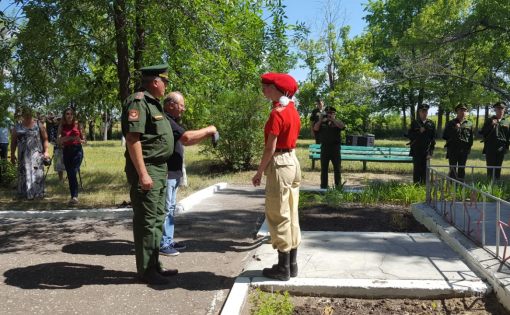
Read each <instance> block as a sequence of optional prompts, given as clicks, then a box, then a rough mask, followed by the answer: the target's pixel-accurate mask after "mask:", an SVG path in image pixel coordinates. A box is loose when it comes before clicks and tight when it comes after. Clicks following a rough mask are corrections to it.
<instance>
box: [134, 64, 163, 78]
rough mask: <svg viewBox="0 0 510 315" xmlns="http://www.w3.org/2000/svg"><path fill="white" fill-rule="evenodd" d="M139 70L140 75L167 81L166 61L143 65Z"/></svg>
mask: <svg viewBox="0 0 510 315" xmlns="http://www.w3.org/2000/svg"><path fill="white" fill-rule="evenodd" d="M140 71H141V72H142V76H155V77H160V78H163V79H165V80H167V81H168V64H166V63H163V64H160V65H154V66H148V67H143V68H141V69H140Z"/></svg>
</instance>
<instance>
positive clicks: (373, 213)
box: [299, 203, 428, 233]
mask: <svg viewBox="0 0 510 315" xmlns="http://www.w3.org/2000/svg"><path fill="white" fill-rule="evenodd" d="M299 211H300V214H299V215H300V218H299V225H300V226H301V229H302V230H303V231H338V232H340V231H343V232H407V233H423V232H428V230H427V228H425V227H424V226H423V225H421V224H420V223H419V222H418V221H416V220H415V219H414V217H413V215H412V213H411V211H410V210H409V207H407V206H398V205H384V204H378V205H362V204H357V203H343V204H340V205H337V206H334V207H331V206H326V205H315V206H311V207H305V208H301V209H299Z"/></svg>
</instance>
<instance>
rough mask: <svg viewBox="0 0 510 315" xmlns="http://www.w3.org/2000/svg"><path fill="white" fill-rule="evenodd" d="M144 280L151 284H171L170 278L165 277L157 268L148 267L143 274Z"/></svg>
mask: <svg viewBox="0 0 510 315" xmlns="http://www.w3.org/2000/svg"><path fill="white" fill-rule="evenodd" d="M141 279H142V281H143V282H145V283H147V284H151V285H165V284H169V283H170V280H168V279H167V278H165V277H163V276H162V275H161V274H159V272H158V271H157V270H156V269H152V268H151V269H148V270H147V271H145V273H144V275H143V276H142V278H141Z"/></svg>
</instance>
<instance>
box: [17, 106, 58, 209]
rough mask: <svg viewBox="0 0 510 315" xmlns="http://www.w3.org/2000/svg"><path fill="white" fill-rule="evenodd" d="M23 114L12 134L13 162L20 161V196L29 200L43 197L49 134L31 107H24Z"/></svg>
mask: <svg viewBox="0 0 510 315" xmlns="http://www.w3.org/2000/svg"><path fill="white" fill-rule="evenodd" d="M21 115H22V120H21V122H19V123H18V124H16V126H15V127H14V129H13V132H12V135H11V137H12V139H11V162H12V163H16V160H17V162H18V196H19V197H22V198H26V199H29V200H31V199H34V198H43V197H44V161H45V160H49V154H48V135H47V133H46V128H45V127H44V125H43V124H42V123H41V122H39V121H38V120H36V119H34V118H33V115H32V110H31V109H30V108H28V107H26V108H23V109H22V112H21ZM16 149H18V157H17V159H16V154H15V153H16Z"/></svg>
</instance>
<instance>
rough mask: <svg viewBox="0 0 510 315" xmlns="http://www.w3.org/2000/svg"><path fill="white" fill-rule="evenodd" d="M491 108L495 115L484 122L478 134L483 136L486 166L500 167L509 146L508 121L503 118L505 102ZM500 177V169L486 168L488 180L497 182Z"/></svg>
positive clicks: (509, 132)
mask: <svg viewBox="0 0 510 315" xmlns="http://www.w3.org/2000/svg"><path fill="white" fill-rule="evenodd" d="M493 108H494V111H495V112H496V114H495V115H493V116H492V117H490V118H489V119H486V120H485V122H484V124H483V127H482V130H480V134H481V135H482V136H483V142H484V145H483V154H485V161H486V162H487V166H501V165H502V164H503V158H504V157H505V153H506V152H507V151H508V145H509V144H510V120H508V119H507V118H506V117H505V109H506V103H505V102H497V103H496V104H494V106H493ZM500 176H501V169H500V168H495V169H494V168H487V177H488V178H489V179H496V180H497V179H499V178H500Z"/></svg>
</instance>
